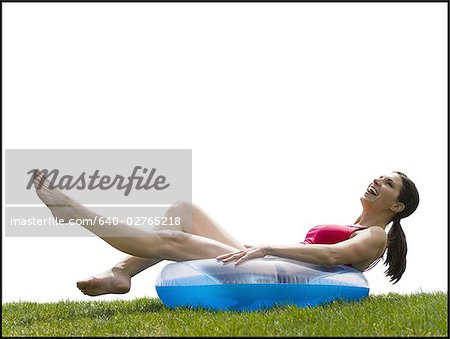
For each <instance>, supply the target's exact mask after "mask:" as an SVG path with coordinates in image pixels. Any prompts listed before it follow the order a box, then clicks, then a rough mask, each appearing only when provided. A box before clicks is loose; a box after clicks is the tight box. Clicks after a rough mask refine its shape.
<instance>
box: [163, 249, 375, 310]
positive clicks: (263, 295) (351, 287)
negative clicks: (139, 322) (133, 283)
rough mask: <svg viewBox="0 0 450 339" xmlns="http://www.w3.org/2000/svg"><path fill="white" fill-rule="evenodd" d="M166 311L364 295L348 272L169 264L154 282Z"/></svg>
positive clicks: (250, 264) (277, 265)
mask: <svg viewBox="0 0 450 339" xmlns="http://www.w3.org/2000/svg"><path fill="white" fill-rule="evenodd" d="M155 287H156V292H157V293H158V296H159V298H160V299H161V301H162V302H163V303H164V304H165V305H166V306H168V307H170V308H173V307H178V306H187V307H202V308H207V309H213V310H238V311H256V310H261V309H265V308H270V307H272V306H275V305H294V304H295V305H297V306H299V307H312V306H316V305H319V304H323V303H329V302H332V301H334V300H344V301H358V300H361V299H363V298H366V297H367V296H368V294H369V284H368V282H367V280H366V278H365V277H364V275H363V273H362V272H360V271H358V270H356V269H354V268H352V267H349V266H344V265H340V266H335V267H323V266H319V265H314V264H310V263H306V262H301V261H296V260H291V259H285V258H279V257H273V256H266V257H264V258H258V259H251V260H247V261H244V262H243V263H241V264H239V265H237V266H235V265H234V263H228V264H223V263H222V262H220V261H217V260H216V259H200V260H190V261H182V262H177V263H171V264H168V265H167V266H165V267H164V268H163V269H162V270H161V272H160V273H159V275H158V277H157V279H156V284H155Z"/></svg>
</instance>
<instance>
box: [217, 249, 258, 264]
mask: <svg viewBox="0 0 450 339" xmlns="http://www.w3.org/2000/svg"><path fill="white" fill-rule="evenodd" d="M246 247H247V246H246ZM265 255H266V253H265V246H251V247H247V248H246V249H245V250H241V251H236V252H231V253H226V254H222V255H219V256H218V257H217V258H216V259H217V260H221V261H222V262H223V263H224V264H226V263H228V262H230V261H233V260H236V263H235V265H238V264H240V263H241V262H243V261H245V260H248V259H255V258H263V257H264V256H265Z"/></svg>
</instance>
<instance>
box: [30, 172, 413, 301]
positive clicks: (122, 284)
mask: <svg viewBox="0 0 450 339" xmlns="http://www.w3.org/2000/svg"><path fill="white" fill-rule="evenodd" d="M34 181H35V187H36V192H37V194H38V196H39V197H40V198H41V200H42V201H43V202H44V203H45V204H46V205H47V206H48V207H49V208H50V210H51V212H52V214H53V216H54V217H56V218H58V219H63V220H68V218H77V219H82V220H86V222H83V223H81V225H82V226H84V227H85V228H86V229H88V230H89V231H91V232H93V233H94V234H96V235H98V236H99V237H101V238H102V239H103V240H105V241H106V242H107V243H109V244H110V245H111V246H113V247H115V248H116V249H118V250H120V251H122V252H125V253H127V254H129V255H130V256H128V257H126V258H125V259H124V260H122V261H121V262H119V263H118V264H116V265H115V266H114V267H113V268H111V269H110V270H108V271H106V272H105V273H103V274H101V275H99V276H96V277H91V278H88V279H85V280H82V281H79V282H78V284H77V286H78V288H79V289H80V290H81V291H82V292H83V293H84V294H87V295H92V296H94V295H101V294H108V293H126V292H128V291H129V289H130V284H131V277H132V276H134V275H136V274H137V273H139V272H141V271H143V270H144V269H146V268H148V267H150V266H152V265H154V264H156V263H158V262H160V261H161V260H164V259H167V260H173V261H186V260H196V259H208V258H214V257H216V259H217V260H220V261H222V262H223V263H229V262H233V261H235V265H239V264H241V263H242V262H244V261H247V260H249V259H255V258H262V257H265V256H267V255H270V256H276V257H281V258H286V259H293V260H298V261H303V262H307V263H310V264H315V265H320V266H323V267H335V266H339V265H346V266H347V267H353V268H354V269H357V270H358V271H360V272H361V271H364V270H365V269H367V268H369V267H372V266H373V264H374V262H375V261H376V260H379V258H380V257H381V256H382V255H383V253H384V252H385V250H386V249H387V250H388V254H387V260H386V264H387V265H389V268H388V270H387V271H386V274H387V275H388V276H390V277H391V281H394V283H396V282H397V281H398V280H399V279H400V278H401V276H402V274H403V272H404V271H405V268H406V252H407V251H406V239H405V237H404V233H403V231H402V229H401V226H400V219H401V218H405V217H407V216H409V215H410V214H412V213H413V212H414V211H415V210H416V208H417V206H418V203H419V194H418V191H417V189H416V187H415V185H414V183H413V182H412V181H411V180H410V179H409V178H408V177H407V176H406V175H405V174H403V173H401V172H392V173H389V174H386V175H383V176H381V177H379V178H378V179H374V180H373V182H372V183H371V184H370V185H369V187H368V189H367V191H366V192H365V193H364V194H363V196H362V197H361V199H360V200H361V203H362V207H363V211H362V213H361V214H360V216H359V217H358V218H357V220H356V222H355V223H354V224H351V225H335V226H333V227H330V225H322V226H317V227H314V228H312V229H311V230H310V232H308V234H307V236H306V239H305V241H303V242H301V243H297V244H294V245H281V246H277V245H260V246H244V245H243V244H242V243H240V242H239V241H237V240H236V239H234V238H233V237H232V236H231V235H230V234H228V233H227V232H226V231H225V230H224V229H222V228H221V227H219V226H218V225H217V224H215V223H214V222H213V221H212V220H211V219H210V218H209V217H208V216H207V215H206V214H205V213H204V212H203V211H201V210H200V209H199V208H198V207H196V206H193V205H192V204H189V203H178V204H175V205H173V206H172V207H171V208H169V210H168V211H167V212H166V215H165V216H167V217H174V216H177V217H180V218H181V220H186V219H185V218H184V217H185V216H186V215H192V223H191V224H189V225H186V224H183V223H180V225H177V228H176V229H170V230H167V229H160V230H152V231H147V230H141V229H136V228H135V227H133V226H129V225H126V224H119V225H116V226H115V227H114V228H113V233H114V234H113V233H111V234H110V235H108V236H105V235H104V234H103V231H104V230H103V229H102V227H101V225H99V224H98V221H97V220H99V218H101V216H100V215H98V214H96V213H94V212H93V211H91V210H89V209H87V208H86V207H84V206H82V205H81V204H79V203H77V202H76V201H74V200H72V199H71V198H69V197H67V196H66V195H64V194H63V193H62V192H60V191H59V190H57V189H55V188H51V187H50V186H49V182H48V180H47V179H46V178H45V176H44V175H43V174H42V173H41V172H36V173H35V175H34ZM87 221H89V222H87ZM391 222H393V226H392V227H391V229H390V230H389V233H388V234H387V235H386V232H385V228H386V227H387V226H388V224H389V223H391ZM188 232H189V233H188Z"/></svg>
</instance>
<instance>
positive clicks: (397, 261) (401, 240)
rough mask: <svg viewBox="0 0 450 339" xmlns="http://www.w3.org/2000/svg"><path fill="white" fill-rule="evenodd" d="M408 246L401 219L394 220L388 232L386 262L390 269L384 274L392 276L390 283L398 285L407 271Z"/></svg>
mask: <svg viewBox="0 0 450 339" xmlns="http://www.w3.org/2000/svg"><path fill="white" fill-rule="evenodd" d="M407 252H408V246H407V244H406V236H405V233H404V232H403V229H402V226H401V225H400V218H398V217H397V218H394V220H393V224H392V226H391V229H390V230H389V232H388V241H387V255H386V260H385V262H384V265H385V266H388V269H387V270H386V271H385V272H384V273H385V274H386V275H387V276H390V277H391V279H390V282H393V284H395V283H397V282H398V281H399V280H400V278H401V277H402V275H403V273H404V272H405V269H406V253H407Z"/></svg>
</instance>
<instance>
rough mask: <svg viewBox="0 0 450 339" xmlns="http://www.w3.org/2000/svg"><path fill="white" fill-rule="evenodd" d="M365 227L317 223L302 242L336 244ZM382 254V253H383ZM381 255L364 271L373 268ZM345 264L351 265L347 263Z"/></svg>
mask: <svg viewBox="0 0 450 339" xmlns="http://www.w3.org/2000/svg"><path fill="white" fill-rule="evenodd" d="M365 228H367V227H366V226H356V225H317V226H314V227H313V228H311V229H310V230H309V231H308V233H307V234H306V237H305V240H303V241H302V243H303V244H336V243H338V242H341V241H344V240H348V239H350V236H351V235H352V233H353V232H355V231H358V230H362V229H365ZM383 254H384V253H383ZM381 258H382V256H381V257H379V258H378V259H375V261H374V262H372V263H371V264H370V265H369V267H367V268H366V269H365V270H364V271H368V270H370V269H371V268H373V267H374V266H375V265H376V264H378V262H379V261H380V260H381ZM346 266H352V265H351V264H347V265H346Z"/></svg>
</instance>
